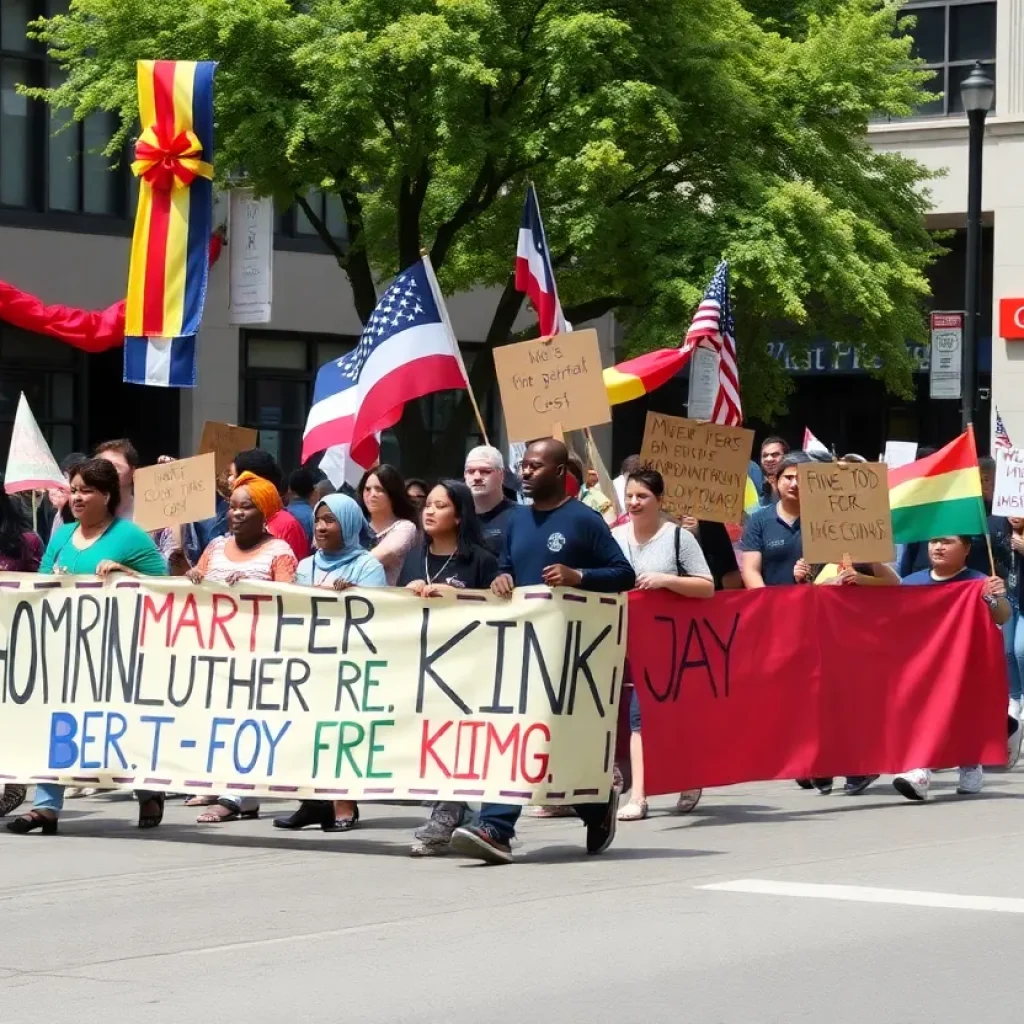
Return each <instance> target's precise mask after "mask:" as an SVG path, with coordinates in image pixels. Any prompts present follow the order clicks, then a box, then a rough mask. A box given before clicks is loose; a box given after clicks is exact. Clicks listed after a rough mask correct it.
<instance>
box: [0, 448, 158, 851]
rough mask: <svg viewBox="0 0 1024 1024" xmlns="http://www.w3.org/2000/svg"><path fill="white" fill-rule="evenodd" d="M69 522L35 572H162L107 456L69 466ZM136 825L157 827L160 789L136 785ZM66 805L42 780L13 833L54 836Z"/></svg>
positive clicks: (54, 788) (58, 789)
mask: <svg viewBox="0 0 1024 1024" xmlns="http://www.w3.org/2000/svg"><path fill="white" fill-rule="evenodd" d="M68 476H69V477H70V481H71V500H70V505H71V514H72V515H73V516H74V517H75V518H74V522H73V523H65V524H64V525H62V526H61V527H59V528H58V529H57V531H56V533H54V535H53V536H52V537H51V538H50V543H49V544H48V545H47V547H46V552H45V554H44V555H43V560H42V563H41V565H40V567H39V571H40V572H41V573H43V574H45V575H51V574H53V575H61V574H68V575H75V576H85V575H90V574H94V575H96V576H109V575H110V574H111V573H114V572H122V573H125V574H127V575H129V576H166V575H167V563H166V562H164V560H163V558H162V557H161V556H160V552H159V551H157V548H156V545H155V544H154V543H153V540H152V538H151V537H150V536H149V534H147V533H146V532H145V531H144V530H141V529H139V527H137V526H136V525H135V524H134V523H133V522H131V520H128V519H120V518H118V516H117V510H118V508H119V507H121V504H122V499H121V484H120V481H119V479H118V471H117V469H116V467H115V466H114V464H113V463H112V462H111V461H110V460H108V459H102V458H97V459H86V460H85V461H84V462H80V463H78V464H77V465H75V466H72V467H71V468H70V469H69V471H68ZM137 796H138V800H139V828H155V827H156V826H157V825H159V824H160V822H161V821H162V820H163V816H164V794H163V793H150V792H145V791H142V790H140V791H139V792H138V793H137ZM63 806H64V787H63V786H56V785H47V784H40V785H38V786H37V787H36V800H35V805H34V806H33V808H32V810H31V811H29V813H28V814H26V815H23V816H22V817H20V818H15V819H14V820H13V821H11V822H8V824H7V828H8V829H9V830H10V831H11V832H15V833H17V834H19V835H24V834H26V833H28V832H34V831H35V830H36V829H39V830H41V831H42V833H43V834H44V835H51V836H52V835H55V834H56V832H57V819H58V817H59V816H60V812H61V809H62V808H63Z"/></svg>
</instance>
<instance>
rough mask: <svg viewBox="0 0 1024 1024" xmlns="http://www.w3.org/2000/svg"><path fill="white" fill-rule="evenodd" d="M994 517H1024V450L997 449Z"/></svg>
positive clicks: (993, 501)
mask: <svg viewBox="0 0 1024 1024" xmlns="http://www.w3.org/2000/svg"><path fill="white" fill-rule="evenodd" d="M992 514H993V515H994V516H1024V449H1022V448H997V449H996V486H995V492H994V494H993V497H992Z"/></svg>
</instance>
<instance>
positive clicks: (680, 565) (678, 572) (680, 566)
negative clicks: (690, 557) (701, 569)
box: [675, 523, 683, 576]
mask: <svg viewBox="0 0 1024 1024" xmlns="http://www.w3.org/2000/svg"><path fill="white" fill-rule="evenodd" d="M682 529H683V528H682V527H681V526H680V525H679V524H678V523H676V537H675V542H676V575H677V576H682V575H683V563H682V560H681V559H680V557H679V535H680V532H681V531H682Z"/></svg>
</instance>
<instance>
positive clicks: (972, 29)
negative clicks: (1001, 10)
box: [929, 3, 996, 61]
mask: <svg viewBox="0 0 1024 1024" xmlns="http://www.w3.org/2000/svg"><path fill="white" fill-rule="evenodd" d="M995 55H996V5H995V4H992V3H988V4H964V5H961V6H959V7H950V9H949V59H950V61H959V60H991V59H992V58H993V57H994V56H995ZM929 59H930V58H929Z"/></svg>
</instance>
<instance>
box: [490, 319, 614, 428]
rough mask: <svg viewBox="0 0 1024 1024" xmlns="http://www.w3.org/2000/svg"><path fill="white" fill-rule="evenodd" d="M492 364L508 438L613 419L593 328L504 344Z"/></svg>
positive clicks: (579, 426) (496, 352)
mask: <svg viewBox="0 0 1024 1024" xmlns="http://www.w3.org/2000/svg"><path fill="white" fill-rule="evenodd" d="M494 367H495V370H496V372H497V375H498V387H499V388H500V390H501V404H502V408H503V409H504V411H505V423H506V424H507V426H508V439H509V440H510V441H532V440H533V439H534V438H537V437H548V436H550V435H551V434H552V433H553V431H554V429H555V427H556V424H557V426H558V428H559V429H560V430H561V432H562V433H565V431H567V430H580V429H582V428H583V427H593V426H596V425H597V424H599V423H610V422H611V418H612V413H611V408H610V407H609V405H608V391H607V389H606V388H605V386H604V376H603V371H602V368H601V350H600V348H599V347H598V344H597V331H593V330H588V331H573V332H572V333H571V334H559V335H556V336H555V337H554V338H549V339H547V340H538V341H524V342H522V343H520V344H518V345H502V346H501V347H500V348H496V349H495V350H494Z"/></svg>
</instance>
